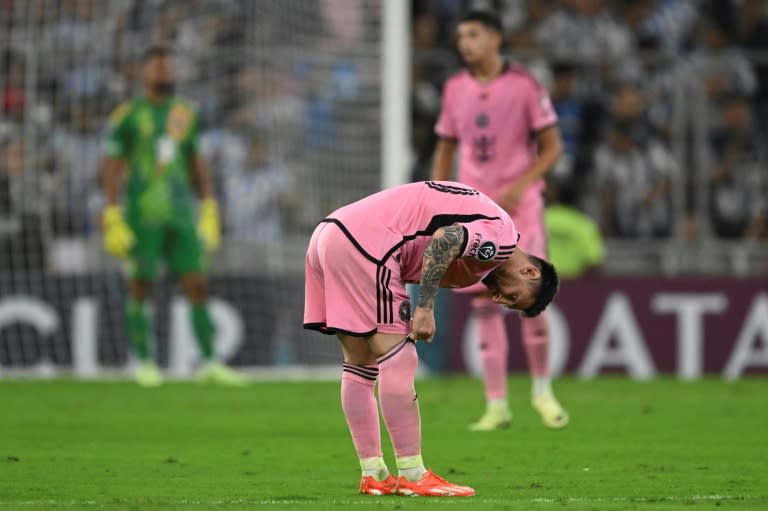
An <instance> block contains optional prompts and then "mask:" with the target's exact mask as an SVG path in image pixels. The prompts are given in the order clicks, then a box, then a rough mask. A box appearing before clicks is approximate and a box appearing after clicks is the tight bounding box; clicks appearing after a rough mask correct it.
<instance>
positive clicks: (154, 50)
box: [141, 46, 173, 64]
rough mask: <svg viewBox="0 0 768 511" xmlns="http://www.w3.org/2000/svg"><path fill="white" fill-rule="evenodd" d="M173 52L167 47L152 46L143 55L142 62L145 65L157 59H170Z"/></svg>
mask: <svg viewBox="0 0 768 511" xmlns="http://www.w3.org/2000/svg"><path fill="white" fill-rule="evenodd" d="M172 53H173V52H172V51H171V49H170V48H168V47H167V46H150V47H149V48H147V49H146V50H144V53H143V54H142V55H141V62H142V63H145V64H146V62H147V61H148V60H150V59H153V58H155V57H170V56H171V54H172Z"/></svg>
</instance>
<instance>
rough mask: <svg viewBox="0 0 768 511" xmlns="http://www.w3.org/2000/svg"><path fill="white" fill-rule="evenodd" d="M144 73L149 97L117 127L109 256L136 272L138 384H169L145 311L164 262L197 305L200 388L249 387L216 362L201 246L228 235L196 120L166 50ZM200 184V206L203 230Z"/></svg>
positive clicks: (132, 328) (154, 55)
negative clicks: (179, 92) (178, 92)
mask: <svg viewBox="0 0 768 511" xmlns="http://www.w3.org/2000/svg"><path fill="white" fill-rule="evenodd" d="M143 73H144V86H145V91H146V92H145V95H144V96H143V97H141V98H138V99H136V100H134V101H130V102H127V103H124V104H123V105H121V106H120V107H118V108H117V110H115V112H114V113H113V114H112V117H111V119H110V130H109V135H108V138H107V143H106V153H107V157H106V159H105V162H104V188H105V193H106V196H107V207H106V208H105V209H104V212H103V213H102V225H103V229H104V246H105V248H106V250H107V251H108V252H109V253H110V254H112V255H114V256H117V257H120V258H123V259H125V260H126V261H127V262H128V266H129V273H130V280H129V283H128V284H129V285H128V288H129V295H130V296H129V299H128V303H127V306H126V318H125V319H126V326H127V333H128V338H129V339H130V341H131V344H132V346H133V349H134V352H135V354H136V356H137V357H138V358H139V360H140V361H141V365H140V366H139V368H138V370H137V372H136V380H137V382H138V383H139V384H140V385H143V386H147V387H152V386H156V385H160V384H161V383H162V374H161V373H160V370H159V369H158V368H157V366H156V365H155V364H154V363H153V362H152V361H151V357H150V354H149V337H150V331H151V327H150V321H149V315H148V313H147V310H146V307H145V303H144V302H145V300H146V298H147V296H148V294H149V292H150V289H151V285H152V279H153V278H154V277H155V275H156V273H157V270H158V265H159V263H160V261H161V260H162V259H166V260H167V261H168V266H169V269H170V271H171V273H173V274H174V275H175V276H177V277H180V278H181V284H182V287H183V288H184V292H185V294H186V295H187V298H188V299H189V301H190V302H191V307H190V312H191V318H190V319H191V320H192V327H193V331H194V333H195V338H196V340H197V342H198V344H199V346H200V351H201V354H202V356H203V359H204V360H205V365H204V367H203V368H202V369H201V371H200V372H199V373H198V379H199V380H202V381H211V382H215V383H221V384H225V385H237V386H240V385H243V384H244V380H243V378H242V377H241V376H240V375H238V374H237V373H235V372H234V371H232V370H231V369H229V368H227V367H226V366H224V365H222V364H220V363H217V362H215V361H214V357H213V353H214V352H213V335H214V327H213V322H212V320H211V316H210V313H209V311H208V303H207V301H208V291H207V285H206V279H205V275H204V274H203V271H204V268H205V254H204V251H203V247H202V244H205V246H206V248H208V249H210V250H215V249H216V248H217V247H218V245H219V242H220V238H221V233H220V227H219V213H218V206H217V204H216V201H215V199H214V198H213V192H212V187H211V184H210V176H209V172H208V167H207V165H206V164H205V161H204V160H203V158H202V157H201V156H200V154H199V153H198V149H197V139H198V136H197V130H198V126H197V124H198V123H197V114H196V113H195V111H194V110H193V109H192V107H191V106H190V105H189V104H188V103H187V102H186V101H184V100H182V99H180V98H179V97H177V96H175V95H174V94H173V85H174V82H173V79H174V75H173V68H172V66H171V55H170V53H169V51H168V50H167V49H165V48H160V47H156V48H152V49H150V50H149V51H147V53H146V54H145V56H144V69H143ZM126 174H127V190H126V194H125V201H124V203H125V210H123V208H122V207H121V202H123V201H122V199H123V197H122V194H123V180H124V179H126ZM193 185H194V186H196V188H197V192H198V195H199V197H200V220H199V223H198V226H197V229H196V228H195V218H194V216H195V214H194V196H193V193H192V186H193Z"/></svg>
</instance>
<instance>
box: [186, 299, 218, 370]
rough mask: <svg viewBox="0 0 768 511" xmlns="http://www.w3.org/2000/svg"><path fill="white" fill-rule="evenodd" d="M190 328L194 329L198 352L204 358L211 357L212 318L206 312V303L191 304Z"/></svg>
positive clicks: (209, 358) (208, 358)
mask: <svg viewBox="0 0 768 511" xmlns="http://www.w3.org/2000/svg"><path fill="white" fill-rule="evenodd" d="M191 310H192V328H193V329H194V331H195V339H197V345H198V346H199V347H200V354H201V355H202V356H203V359H205V360H211V359H212V358H213V332H214V328H213V320H211V315H210V314H209V313H208V305H207V304H200V305H192V307H191Z"/></svg>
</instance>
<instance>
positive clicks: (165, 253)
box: [128, 222, 207, 280]
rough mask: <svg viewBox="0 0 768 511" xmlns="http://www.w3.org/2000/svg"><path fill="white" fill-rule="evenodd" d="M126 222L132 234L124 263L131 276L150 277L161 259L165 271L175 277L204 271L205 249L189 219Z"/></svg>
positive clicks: (150, 278) (155, 273) (138, 277)
mask: <svg viewBox="0 0 768 511" xmlns="http://www.w3.org/2000/svg"><path fill="white" fill-rule="evenodd" d="M129 225H130V226H131V229H132V230H133V234H134V236H135V237H136V244H135V245H134V246H133V249H132V250H131V256H130V259H129V264H128V272H129V274H130V276H131V277H132V278H134V279H137V280H152V279H154V278H155V277H156V276H157V272H158V268H159V267H160V263H161V261H165V262H166V264H167V266H168V271H169V272H170V273H171V274H172V275H173V276H176V277H179V276H182V275H186V274H189V273H200V272H202V271H205V269H206V266H207V264H206V257H205V251H204V250H203V245H202V243H201V242H200V238H199V237H198V235H197V229H196V228H195V225H194V224H193V223H192V222H174V223H163V224H158V225H147V224H143V223H139V222H129Z"/></svg>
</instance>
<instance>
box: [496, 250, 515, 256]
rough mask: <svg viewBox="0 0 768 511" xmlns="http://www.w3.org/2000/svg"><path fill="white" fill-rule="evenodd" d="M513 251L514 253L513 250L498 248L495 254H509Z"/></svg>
mask: <svg viewBox="0 0 768 511" xmlns="http://www.w3.org/2000/svg"><path fill="white" fill-rule="evenodd" d="M514 253H515V251H514V250H499V251H498V252H496V255H510V254H514Z"/></svg>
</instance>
